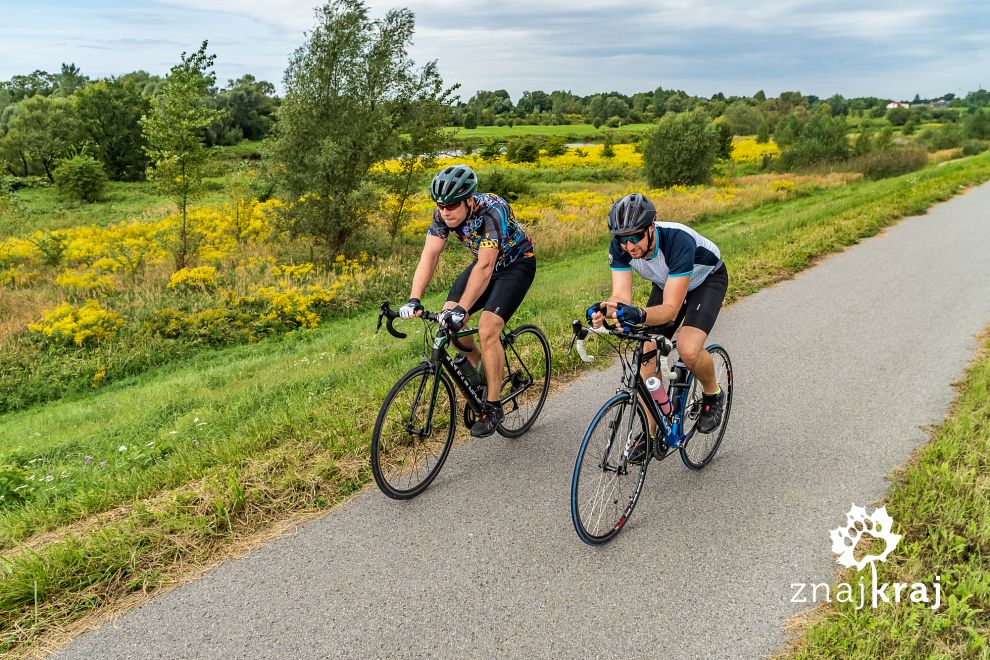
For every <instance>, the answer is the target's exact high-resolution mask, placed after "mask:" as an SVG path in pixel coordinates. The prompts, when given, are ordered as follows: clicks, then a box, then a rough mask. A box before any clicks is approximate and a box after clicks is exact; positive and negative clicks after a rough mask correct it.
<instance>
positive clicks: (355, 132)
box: [0, 0, 990, 267]
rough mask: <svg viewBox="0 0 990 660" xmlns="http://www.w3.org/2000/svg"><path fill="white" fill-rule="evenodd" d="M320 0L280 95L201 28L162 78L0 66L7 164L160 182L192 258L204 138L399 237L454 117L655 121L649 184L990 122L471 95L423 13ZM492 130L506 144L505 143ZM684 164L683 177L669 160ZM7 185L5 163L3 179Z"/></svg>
mask: <svg viewBox="0 0 990 660" xmlns="http://www.w3.org/2000/svg"><path fill="white" fill-rule="evenodd" d="M315 13H316V16H315V25H314V28H313V29H312V30H311V31H309V32H307V33H306V38H305V41H304V43H303V44H302V45H301V46H300V47H299V48H298V49H297V50H296V51H295V52H294V53H293V55H292V56H291V57H290V59H289V62H288V64H287V68H286V71H285V74H284V78H283V81H282V82H283V89H284V90H285V91H284V96H283V97H282V98H279V97H278V96H276V94H275V89H274V86H273V85H272V84H271V83H268V82H266V81H260V80H257V79H256V78H255V77H254V76H251V75H244V76H242V77H241V78H239V79H237V80H230V81H228V84H227V85H226V86H225V87H223V88H218V87H217V85H216V78H215V75H214V73H213V63H214V56H213V55H210V54H209V53H208V52H207V46H208V44H207V43H206V42H203V44H202V45H201V47H200V48H199V50H197V51H195V52H193V53H191V54H187V53H183V54H182V55H181V58H180V62H179V63H178V64H176V65H175V66H173V67H172V69H171V70H170V72H169V73H168V74H167V75H166V76H164V77H160V76H156V75H152V74H149V73H147V72H145V71H136V72H131V73H127V74H124V75H121V76H114V77H109V78H102V79H97V80H90V79H88V78H87V77H86V76H85V75H83V73H82V72H81V71H80V70H79V69H78V68H77V67H76V66H75V65H73V64H65V65H63V66H62V68H61V71H59V72H58V73H47V72H44V71H35V72H33V73H31V74H27V75H19V76H13V77H12V78H11V79H10V80H8V81H3V82H0V163H2V166H3V168H4V170H5V171H6V175H7V178H8V179H9V177H10V176H14V177H28V176H31V175H34V176H41V177H44V178H46V179H48V180H49V181H56V182H57V183H59V185H60V187H62V188H64V189H65V190H67V191H70V192H72V191H74V194H75V196H77V197H80V198H82V199H87V200H91V199H95V198H97V197H98V196H99V189H100V186H101V181H102V179H103V178H109V179H112V180H121V181H135V180H143V179H145V178H147V179H150V180H152V181H154V182H156V183H157V185H158V187H159V188H160V190H161V191H162V192H163V193H164V194H167V195H168V196H170V197H171V198H172V199H174V200H175V201H176V205H177V207H178V208H179V209H180V211H181V215H182V222H181V225H180V232H179V235H178V236H177V237H176V239H175V247H174V249H173V254H175V255H176V264H177V266H178V267H181V265H180V264H184V263H186V262H187V261H188V259H189V257H190V254H191V252H192V246H191V244H190V241H191V240H192V238H191V237H192V235H193V234H194V232H192V231H191V230H189V228H188V227H187V225H186V213H185V210H186V208H187V203H188V201H189V200H190V199H191V198H193V197H195V196H196V194H197V193H198V192H199V191H200V190H201V189H202V184H203V179H204V177H205V175H206V165H207V162H208V158H207V154H208V150H209V148H210V147H212V146H216V145H224V144H234V143H236V142H239V141H240V140H242V139H244V138H248V139H252V140H263V143H262V147H261V150H262V152H263V154H264V158H263V160H262V165H261V175H262V176H261V178H262V179H263V180H264V181H265V184H266V189H267V190H268V191H269V192H268V193H267V194H271V195H276V196H279V197H281V198H283V199H284V200H285V201H287V202H289V203H288V204H286V206H285V211H284V218H283V219H284V224H285V227H286V228H287V229H288V230H289V231H290V232H292V233H293V234H295V235H305V236H311V237H313V238H315V239H316V240H317V241H318V242H321V243H323V244H325V245H327V246H329V247H330V248H332V249H339V248H340V247H341V246H343V245H344V244H345V243H346V242H347V241H348V240H349V238H350V237H351V236H353V235H354V234H355V232H357V230H358V228H359V227H361V226H362V225H363V224H364V223H365V222H367V221H368V220H369V218H370V216H371V215H372V214H375V213H378V214H379V215H382V214H383V213H384V215H386V216H388V219H387V223H386V224H387V227H388V231H389V234H390V235H391V237H392V239H393V240H394V238H395V236H396V235H397V233H398V230H399V228H401V226H402V225H403V224H404V222H405V220H406V219H407V214H408V211H407V210H405V209H406V208H407V206H406V201H407V200H408V198H409V196H410V195H411V194H412V193H413V192H414V191H415V189H416V186H417V185H419V183H420V179H421V178H422V177H423V176H425V174H424V173H425V172H429V171H430V170H431V169H432V168H433V167H434V165H435V160H436V157H437V156H438V154H439V153H440V151H441V150H442V149H443V148H444V146H445V145H446V144H447V143H448V140H449V139H450V138H449V131H448V130H446V129H448V128H449V127H451V126H466V127H470V126H472V125H475V126H476V125H486V124H494V125H510V124H512V125H517V124H519V123H539V124H553V123H565V124H572V123H592V124H594V125H596V126H601V125H605V126H621V125H623V124H624V123H631V122H650V123H656V124H657V126H656V128H655V129H654V130H653V131H652V132H651V134H650V136H649V137H647V138H644V142H643V151H644V160H645V161H649V162H652V163H654V164H658V165H657V166H656V167H653V168H652V170H651V166H649V164H648V166H647V170H648V171H647V178H648V180H649V181H650V182H651V183H652V184H654V185H670V184H671V183H678V182H681V183H683V182H695V181H700V180H703V179H704V178H705V176H707V175H706V174H705V172H707V171H708V170H710V166H711V163H712V162H714V160H715V159H717V158H725V157H727V155H728V153H729V151H730V150H731V138H732V135H733V134H737V135H738V134H744V135H751V134H755V135H757V139H758V140H760V141H766V140H768V139H769V137H770V136H771V135H773V136H774V137H775V138H777V141H778V143H780V144H781V146H783V147H786V151H789V152H790V153H791V154H794V155H793V156H788V155H787V153H785V154H784V155H785V158H792V159H793V164H794V165H798V166H800V165H802V164H806V163H810V162H814V161H815V160H822V159H824V160H830V159H831V160H842V159H844V158H847V157H848V156H849V155H850V153H851V152H850V151H849V149H850V145H849V142H848V140H847V139H846V137H845V134H846V126H847V119H848V117H854V118H855V117H860V118H863V120H864V122H865V123H867V125H868V122H867V120H870V119H875V120H879V121H880V122H881V123H884V124H887V123H888V122H886V121H885V120H884V118H888V119H889V120H890V122H889V123H892V124H901V125H903V126H904V128H905V132H907V129H908V128H909V126H908V124H909V123H911V122H915V125H917V123H918V122H921V121H927V120H931V119H934V120H938V121H942V122H946V123H947V124H952V125H953V126H955V127H957V128H953V129H952V130H945V131H940V132H939V133H938V134H937V135H935V136H934V137H933V138H932V144H935V143H939V144H941V142H939V140H943V138H944V141H961V140H962V139H964V138H977V139H986V138H988V137H990V127H988V126H987V125H986V124H988V123H990V113H987V112H986V111H981V108H982V107H983V106H986V105H990V94H988V93H987V92H986V91H985V90H979V91H977V92H973V93H970V94H968V95H967V96H966V97H964V98H961V99H957V98H955V97H954V96H953V95H951V94H948V95H945V96H943V97H941V98H940V99H937V101H938V103H931V102H925V101H923V100H922V99H920V98H916V99H915V101H916V102H915V103H913V104H912V105H911V106H910V107H908V108H892V109H888V108H887V103H888V101H887V100H886V99H881V98H878V97H862V98H853V99H846V98H844V97H843V96H841V95H838V94H836V95H833V96H831V97H829V98H825V99H822V98H819V97H817V96H813V95H804V94H801V93H800V92H797V91H789V92H783V93H781V94H780V95H779V96H777V97H767V96H766V94H765V93H764V92H762V91H759V92H757V93H755V94H754V95H753V96H752V97H737V96H729V97H726V96H725V95H723V94H715V95H714V96H712V97H710V98H703V97H698V96H691V95H688V94H687V93H685V92H684V91H681V90H664V89H663V88H661V87H657V88H656V89H654V90H652V91H649V92H640V93H636V94H632V95H624V94H621V93H619V92H607V93H601V94H592V95H589V96H578V95H575V94H572V93H570V92H567V91H559V90H558V91H552V92H549V93H547V92H543V91H539V90H538V91H527V92H524V93H523V94H522V96H521V97H520V98H519V100H518V101H517V102H515V103H513V101H512V99H511V98H510V96H509V94H508V93H507V92H506V91H505V90H497V91H494V92H489V91H479V92H477V93H475V94H473V95H472V96H471V97H470V98H468V100H467V101H466V102H461V101H460V100H459V99H458V97H457V95H456V90H457V86H456V85H447V84H445V83H444V81H443V79H442V77H441V76H440V73H439V71H438V69H437V65H436V62H428V63H426V64H425V65H422V66H417V65H416V64H415V63H414V62H413V61H412V60H411V59H410V58H409V55H408V48H409V46H410V45H411V43H412V37H413V33H414V28H415V21H414V17H413V14H412V12H411V11H409V10H408V9H395V10H392V11H389V12H388V13H387V14H386V15H385V17H384V18H380V19H372V18H371V17H370V14H369V10H368V7H367V5H366V4H365V3H364V2H363V0H333V1H331V2H328V3H327V4H325V5H323V6H322V7H320V8H318V9H317V10H316V12H315ZM934 106H938V107H934ZM905 112H906V115H905ZM902 119H903V121H902ZM960 119H964V120H965V121H959V120H960ZM963 124H965V126H963ZM926 130H928V129H926ZM953 131H954V132H953ZM678 135H690V136H693V137H692V140H693V142H694V143H695V146H696V149H694V152H695V153H697V154H698V155H697V158H696V159H695V162H692V163H691V164H690V166H684V167H683V169H678V168H681V165H679V164H676V163H673V162H665V161H664V158H666V157H667V156H669V155H670V154H673V153H674V152H677V151H678V150H681V147H679V146H676V145H674V143H673V142H672V140H674V138H675V137H676V136H678ZM664 136H666V137H664ZM889 143H890V135H889V133H888V134H886V135H885V136H878V138H877V139H876V140H873V139H872V138H862V137H861V138H860V139H858V140H857V143H856V144H857V145H859V149H860V151H861V152H863V153H865V152H867V151H870V150H876V149H875V146H876V145H880V146H881V147H883V146H884V145H887V144H889ZM871 144H872V145H874V146H871V147H869V149H868V148H867V147H868V146H869V145H871ZM823 145H825V146H823ZM490 146H491V148H492V150H493V156H497V153H494V152H495V151H498V150H500V149H501V147H500V146H498V145H490ZM486 148H488V146H486ZM530 151H535V149H530ZM688 151H690V150H688ZM668 152H669V153H668ZM665 154H667V155H665ZM386 159H398V161H399V167H398V168H397V169H394V170H390V171H389V172H381V171H379V170H377V169H375V168H374V166H375V164H376V163H378V162H381V161H382V160H386ZM60 168H61V174H59V171H60ZM651 171H652V172H656V175H654V174H651ZM678 171H681V172H682V174H679V175H678V177H680V178H679V179H678V180H676V181H674V180H671V181H668V180H667V179H666V178H665V177H666V175H665V174H663V173H665V172H667V173H670V172H678ZM682 179H683V180H682ZM4 184H5V182H4V180H3V179H2V177H0V193H2V188H3V187H4ZM7 185H8V186H9V181H8V182H7Z"/></svg>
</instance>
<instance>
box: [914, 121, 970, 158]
mask: <svg viewBox="0 0 990 660" xmlns="http://www.w3.org/2000/svg"><path fill="white" fill-rule="evenodd" d="M918 141H919V142H922V143H924V144H925V145H926V146H927V147H928V150H929V151H941V150H942V149H955V148H956V147H961V146H962V143H963V131H962V127H961V126H959V125H958V124H943V125H942V126H939V127H938V128H934V127H930V128H926V129H925V130H923V131H921V133H920V134H919V135H918Z"/></svg>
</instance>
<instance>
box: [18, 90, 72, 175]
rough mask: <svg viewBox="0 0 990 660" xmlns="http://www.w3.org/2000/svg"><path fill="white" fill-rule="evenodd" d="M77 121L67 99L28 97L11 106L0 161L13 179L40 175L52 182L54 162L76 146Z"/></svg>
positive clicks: (70, 103)
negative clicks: (40, 173)
mask: <svg viewBox="0 0 990 660" xmlns="http://www.w3.org/2000/svg"><path fill="white" fill-rule="evenodd" d="M81 137H82V133H81V129H80V125H79V118H78V117H77V115H76V110H75V107H74V106H73V103H72V101H71V100H70V99H61V98H52V97H46V96H41V95H38V96H32V97H31V98H29V99H25V100H23V101H21V102H20V103H18V104H16V105H14V106H13V110H12V116H11V117H10V121H9V124H8V127H7V134H6V135H4V136H3V138H2V139H0V159H2V160H3V161H4V163H5V164H6V166H7V170H8V171H9V172H10V173H11V174H14V175H17V176H26V175H28V174H32V173H35V172H43V173H44V174H45V176H47V177H48V180H49V181H52V182H54V181H55V177H54V174H53V172H54V170H55V165H56V164H57V161H58V159H59V158H61V157H62V156H64V155H66V154H67V153H68V152H69V150H70V149H71V148H72V147H73V146H75V145H78V144H79V142H80V139H81Z"/></svg>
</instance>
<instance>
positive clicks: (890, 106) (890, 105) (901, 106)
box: [887, 101, 911, 110]
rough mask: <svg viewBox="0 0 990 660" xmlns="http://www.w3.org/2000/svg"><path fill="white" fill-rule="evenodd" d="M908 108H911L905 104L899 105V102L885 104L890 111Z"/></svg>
mask: <svg viewBox="0 0 990 660" xmlns="http://www.w3.org/2000/svg"><path fill="white" fill-rule="evenodd" d="M910 107H911V106H910V105H908V104H907V103H901V102H900V101H891V102H890V103H888V104H887V109H888V110H890V109H891V108H910Z"/></svg>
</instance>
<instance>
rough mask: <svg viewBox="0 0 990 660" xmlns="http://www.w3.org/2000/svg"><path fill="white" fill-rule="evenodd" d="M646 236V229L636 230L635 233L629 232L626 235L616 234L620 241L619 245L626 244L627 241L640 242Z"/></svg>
mask: <svg viewBox="0 0 990 660" xmlns="http://www.w3.org/2000/svg"><path fill="white" fill-rule="evenodd" d="M645 237H646V230H645V229H644V230H643V231H640V232H636V233H635V234H628V235H626V236H616V237H615V240H617V241H619V245H625V244H626V243H639V242H640V241H641V240H643V239H644V238H645Z"/></svg>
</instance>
